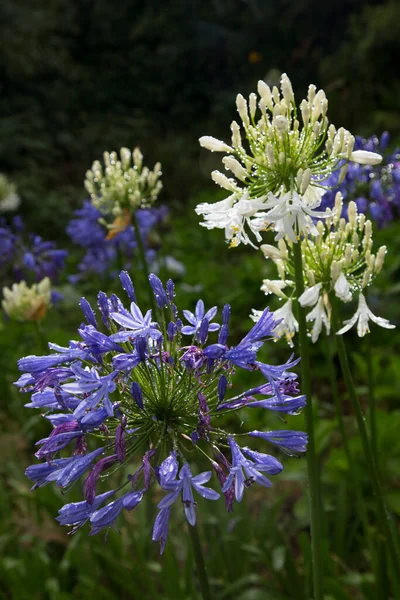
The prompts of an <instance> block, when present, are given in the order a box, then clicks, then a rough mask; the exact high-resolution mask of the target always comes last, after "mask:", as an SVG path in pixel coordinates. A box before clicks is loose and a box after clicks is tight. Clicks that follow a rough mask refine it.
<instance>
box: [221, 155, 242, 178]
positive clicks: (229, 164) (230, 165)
mask: <svg viewBox="0 0 400 600" xmlns="http://www.w3.org/2000/svg"><path fill="white" fill-rule="evenodd" d="M222 162H223V164H224V166H225V168H226V169H229V170H230V171H232V173H233V174H234V175H236V177H237V178H238V179H240V180H241V181H244V180H245V179H246V177H247V171H246V169H244V168H243V167H242V165H241V164H240V162H239V161H237V160H236V158H233V156H224V158H223V159H222Z"/></svg>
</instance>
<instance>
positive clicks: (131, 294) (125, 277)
mask: <svg viewBox="0 0 400 600" xmlns="http://www.w3.org/2000/svg"><path fill="white" fill-rule="evenodd" d="M119 278H120V280H121V284H122V287H123V289H124V290H125V292H126V293H127V295H128V298H129V300H131V302H134V303H135V304H137V302H136V296H135V290H134V287H133V283H132V280H131V278H130V277H129V274H128V273H127V271H121V273H120V274H119Z"/></svg>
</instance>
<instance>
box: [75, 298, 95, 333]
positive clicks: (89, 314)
mask: <svg viewBox="0 0 400 600" xmlns="http://www.w3.org/2000/svg"><path fill="white" fill-rule="evenodd" d="M79 306H80V307H81V310H82V312H83V314H84V316H85V319H86V321H87V322H88V323H89V325H93V327H95V328H96V329H97V321H96V316H95V314H94V312H93V309H92V307H91V306H90V304H89V302H88V301H87V300H86V298H81V300H80V302H79Z"/></svg>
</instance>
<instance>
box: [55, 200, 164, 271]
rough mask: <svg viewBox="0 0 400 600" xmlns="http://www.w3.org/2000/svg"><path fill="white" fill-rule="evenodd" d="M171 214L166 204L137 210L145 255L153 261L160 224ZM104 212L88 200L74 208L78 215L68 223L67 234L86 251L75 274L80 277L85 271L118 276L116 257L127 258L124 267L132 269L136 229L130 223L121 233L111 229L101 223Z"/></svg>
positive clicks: (158, 243)
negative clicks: (77, 272)
mask: <svg viewBox="0 0 400 600" xmlns="http://www.w3.org/2000/svg"><path fill="white" fill-rule="evenodd" d="M167 215H168V209H167V207H165V206H161V207H160V208H149V209H138V210H137V211H136V218H137V222H138V226H139V231H140V236H141V238H142V241H143V245H144V247H145V251H146V258H147V260H148V262H149V263H152V262H153V261H154V259H155V257H156V248H158V247H159V245H160V240H159V236H158V235H157V232H156V227H157V225H160V224H162V223H163V222H164V221H165V219H166V218H167ZM101 217H102V215H101V213H100V211H99V210H98V209H97V208H96V207H95V206H93V205H92V204H91V202H90V201H89V200H86V201H85V202H84V203H83V207H82V208H80V209H78V210H77V211H75V216H74V218H73V219H71V221H70V222H69V224H68V227H67V233H68V235H69V236H70V237H71V239H72V241H73V242H74V243H75V244H77V245H78V246H81V247H82V248H84V249H85V250H86V252H85V255H84V257H83V259H82V260H81V262H80V263H79V265H78V270H79V274H78V275H73V276H72V280H74V281H75V280H77V279H80V278H81V277H82V275H83V274H85V273H101V274H104V273H109V274H110V275H111V276H115V275H116V274H117V272H116V262H117V258H118V259H119V260H120V259H121V257H122V260H123V261H124V265H123V266H124V268H125V269H129V268H130V266H131V263H132V258H133V256H134V254H135V250H136V249H137V241H136V235H135V231H134V228H133V226H132V225H131V224H127V225H126V226H125V227H124V228H123V229H121V230H120V231H118V232H115V231H114V232H113V234H112V235H110V232H109V231H107V229H106V228H105V227H104V226H102V225H101Z"/></svg>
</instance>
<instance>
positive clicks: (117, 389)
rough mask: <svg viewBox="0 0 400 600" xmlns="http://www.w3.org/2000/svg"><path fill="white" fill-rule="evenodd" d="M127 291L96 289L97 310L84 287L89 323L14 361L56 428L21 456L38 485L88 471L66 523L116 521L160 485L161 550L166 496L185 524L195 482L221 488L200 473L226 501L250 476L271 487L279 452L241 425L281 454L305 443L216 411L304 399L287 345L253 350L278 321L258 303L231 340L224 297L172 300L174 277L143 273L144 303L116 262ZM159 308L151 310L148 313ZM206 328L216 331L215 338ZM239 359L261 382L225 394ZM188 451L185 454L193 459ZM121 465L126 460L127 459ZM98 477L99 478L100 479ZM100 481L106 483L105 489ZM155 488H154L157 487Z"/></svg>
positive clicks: (289, 409) (279, 406)
mask: <svg viewBox="0 0 400 600" xmlns="http://www.w3.org/2000/svg"><path fill="white" fill-rule="evenodd" d="M120 279H121V283H122V287H123V289H124V290H125V292H126V294H127V296H128V298H129V300H130V308H129V309H127V308H125V306H124V305H123V303H122V302H121V300H120V299H119V298H118V297H117V296H116V295H115V294H113V295H111V296H110V297H107V295H106V294H105V293H103V292H100V293H99V295H98V308H99V316H100V320H101V323H102V325H103V327H104V328H105V329H104V330H103V331H107V333H104V332H103V331H101V328H100V327H99V323H98V320H97V317H96V315H95V312H94V311H93V309H92V308H91V306H90V305H89V303H88V302H87V301H86V300H85V299H84V298H82V300H81V303H80V306H81V308H82V311H83V314H84V316H85V318H86V321H87V324H82V325H81V326H80V328H79V330H78V331H79V335H80V338H81V339H80V340H79V341H71V342H70V343H69V346H68V347H67V348H64V347H60V346H58V345H56V344H49V347H50V348H51V349H52V350H54V352H53V353H51V354H49V355H48V356H27V357H25V358H22V359H21V360H20V361H19V365H18V366H19V369H20V370H21V371H23V372H24V374H23V375H22V376H21V377H20V379H19V381H18V382H17V385H18V386H20V387H21V389H22V390H23V391H28V392H32V396H31V401H30V403H28V404H27V406H28V407H32V408H40V409H42V410H43V409H44V410H45V411H46V413H45V417H46V418H47V419H48V421H49V422H50V423H51V424H52V426H53V429H52V431H51V433H50V434H49V436H48V437H46V438H44V439H41V440H40V441H39V442H38V443H37V446H38V451H37V453H36V457H37V458H38V459H39V460H40V461H42V460H43V462H39V463H37V464H34V465H32V466H30V467H28V468H27V471H26V474H27V476H28V477H29V478H30V479H31V480H32V481H33V482H34V486H33V487H34V488H36V487H40V486H43V485H46V484H47V483H49V482H51V481H55V482H56V483H57V485H58V486H59V487H60V488H62V489H64V490H65V489H69V488H70V487H71V486H72V485H73V484H74V483H75V482H77V481H78V479H79V478H80V477H81V476H83V475H84V474H86V476H85V479H84V481H83V494H84V499H83V500H82V501H81V502H78V503H70V504H66V505H65V506H64V507H63V508H62V509H61V510H60V512H59V516H58V521H59V522H60V523H61V524H63V525H70V526H72V528H73V531H75V530H76V529H78V528H79V527H81V526H82V525H84V524H85V523H86V522H88V521H89V522H90V525H91V533H92V534H95V533H97V532H99V531H100V530H102V529H108V528H110V527H112V526H113V525H114V523H115V521H116V519H117V518H118V516H119V515H120V513H121V512H122V511H123V510H128V511H129V510H132V509H133V508H134V507H135V506H137V504H138V503H139V502H141V500H142V498H143V496H144V495H145V494H146V493H147V491H148V490H149V488H150V486H153V485H155V486H158V487H159V488H161V490H164V491H165V492H166V494H165V495H164V496H163V497H162V499H161V500H160V501H159V503H158V509H159V513H158V515H157V518H156V520H155V523H154V528H153V540H154V541H159V542H160V544H161V551H163V549H164V546H165V543H166V539H167V534H168V520H169V515H170V510H171V506H172V505H173V504H174V503H178V501H179V499H180V501H181V504H179V506H182V508H183V510H184V513H185V515H186V518H187V520H188V522H189V524H191V525H194V523H195V520H196V512H195V506H196V502H195V496H194V495H195V494H197V495H200V496H202V497H203V498H205V499H207V500H217V499H218V498H219V496H220V494H219V493H218V492H217V491H215V490H214V489H212V488H210V487H207V486H206V485H205V484H206V483H207V482H208V481H209V480H210V479H211V477H212V471H214V472H215V475H216V477H217V479H218V481H219V484H220V487H221V492H222V494H223V495H224V497H225V502H226V507H227V509H228V510H232V505H233V502H234V499H235V498H236V500H237V501H238V502H240V501H241V499H242V497H243V493H244V490H245V489H246V488H248V487H250V486H251V485H252V484H253V483H258V484H260V485H262V486H265V487H269V486H270V485H271V482H270V480H269V478H268V477H267V476H268V475H275V474H278V473H279V472H280V471H281V470H282V465H281V463H280V462H279V461H278V460H277V459H276V458H274V457H273V456H271V455H269V454H266V453H264V452H260V451H258V450H254V449H252V448H251V447H249V446H244V447H241V446H240V445H239V441H238V440H239V437H240V438H241V437H242V436H245V435H248V436H249V437H250V439H253V438H257V439H259V440H262V443H269V444H272V445H275V446H277V447H278V448H280V449H281V450H283V451H284V452H286V453H288V454H289V455H295V454H297V453H301V452H304V451H305V449H306V443H307V436H306V434H305V433H302V432H299V431H290V430H284V431H259V430H256V431H249V432H248V433H245V432H243V431H241V432H240V433H235V432H234V431H230V432H228V431H226V430H225V429H224V422H226V423H228V425H229V427H230V428H231V427H232V425H233V424H234V423H235V421H234V420H233V421H232V419H230V418H226V419H225V421H224V416H225V415H229V414H230V413H232V411H237V410H240V409H242V408H244V407H246V408H249V409H252V408H253V409H254V408H257V407H258V408H263V409H266V410H270V411H276V412H277V413H279V414H281V413H287V414H298V412H299V411H300V409H301V408H302V407H303V406H304V405H305V402H306V399H305V396H303V395H300V394H299V391H298V387H297V382H296V375H295V374H294V373H292V372H291V368H292V367H293V366H295V365H296V364H297V363H298V360H293V357H291V358H290V359H289V360H288V362H287V363H285V364H283V365H279V366H273V365H269V364H265V363H263V362H260V361H259V360H257V353H258V350H259V348H260V347H261V346H262V345H263V343H264V341H265V340H266V339H268V338H270V337H272V336H273V330H274V328H275V327H276V326H277V321H276V320H275V318H274V315H273V314H272V313H270V312H269V310H268V309H266V310H265V311H264V312H263V314H262V315H261V317H260V319H259V321H258V323H257V324H256V325H255V326H254V327H253V328H252V329H251V331H249V333H248V334H247V335H246V336H245V337H244V338H243V339H242V340H241V341H240V343H239V344H238V345H237V346H230V345H228V335H229V320H230V307H229V305H225V306H224V308H223V311H222V323H221V324H218V323H216V322H215V321H214V319H215V317H216V314H217V308H216V307H213V308H210V309H209V310H206V309H205V307H204V303H203V302H202V300H199V301H198V302H197V304H196V308H195V311H194V312H190V311H188V310H184V311H182V318H183V319H184V320H185V321H186V322H187V324H184V323H183V322H182V320H181V318H180V317H179V313H178V309H177V307H176V305H175V298H174V296H175V287H174V284H173V282H172V281H171V280H168V282H167V284H166V286H165V287H164V285H163V284H162V282H161V281H160V280H159V279H158V278H157V277H156V276H155V275H154V274H152V275H150V276H149V280H150V284H151V286H152V289H153V292H154V296H155V300H156V303H157V306H158V310H157V313H158V314H157V315H154V314H152V312H151V310H149V311H147V312H146V313H145V314H144V315H143V313H142V312H141V310H140V308H139V306H138V305H137V302H136V296H135V290H134V287H133V285H132V281H131V280H130V277H129V275H128V273H127V272H124V271H122V272H121V274H120ZM156 316H158V317H159V318H158V320H156ZM209 335H215V336H216V339H215V340H214V341H213V342H210V341H209V340H208V338H209ZM237 369H245V370H247V371H254V372H255V374H257V375H258V376H259V377H260V379H261V380H262V382H261V384H259V385H258V386H257V387H254V388H252V389H250V390H248V391H246V392H242V393H240V394H238V395H235V396H233V395H232V392H233V385H234V375H235V371H237ZM196 455H198V457H199V458H200V459H201V460H202V461H207V462H208V463H209V465H210V467H211V469H210V470H208V471H204V472H200V473H199V474H195V467H194V465H193V462H194V461H193V457H195V456H196ZM189 461H190V462H189ZM123 466H124V467H123ZM119 467H122V468H124V471H125V474H127V475H128V476H127V478H126V479H125V480H123V479H122V480H121V478H119V485H117V487H113V489H109V488H108V486H106V483H105V482H106V481H108V477H109V476H112V474H113V473H114V472H115V470H116V469H117V468H119ZM104 486H105V487H106V489H105V490H104ZM103 490H104V491H103ZM153 497H154V496H153Z"/></svg>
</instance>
